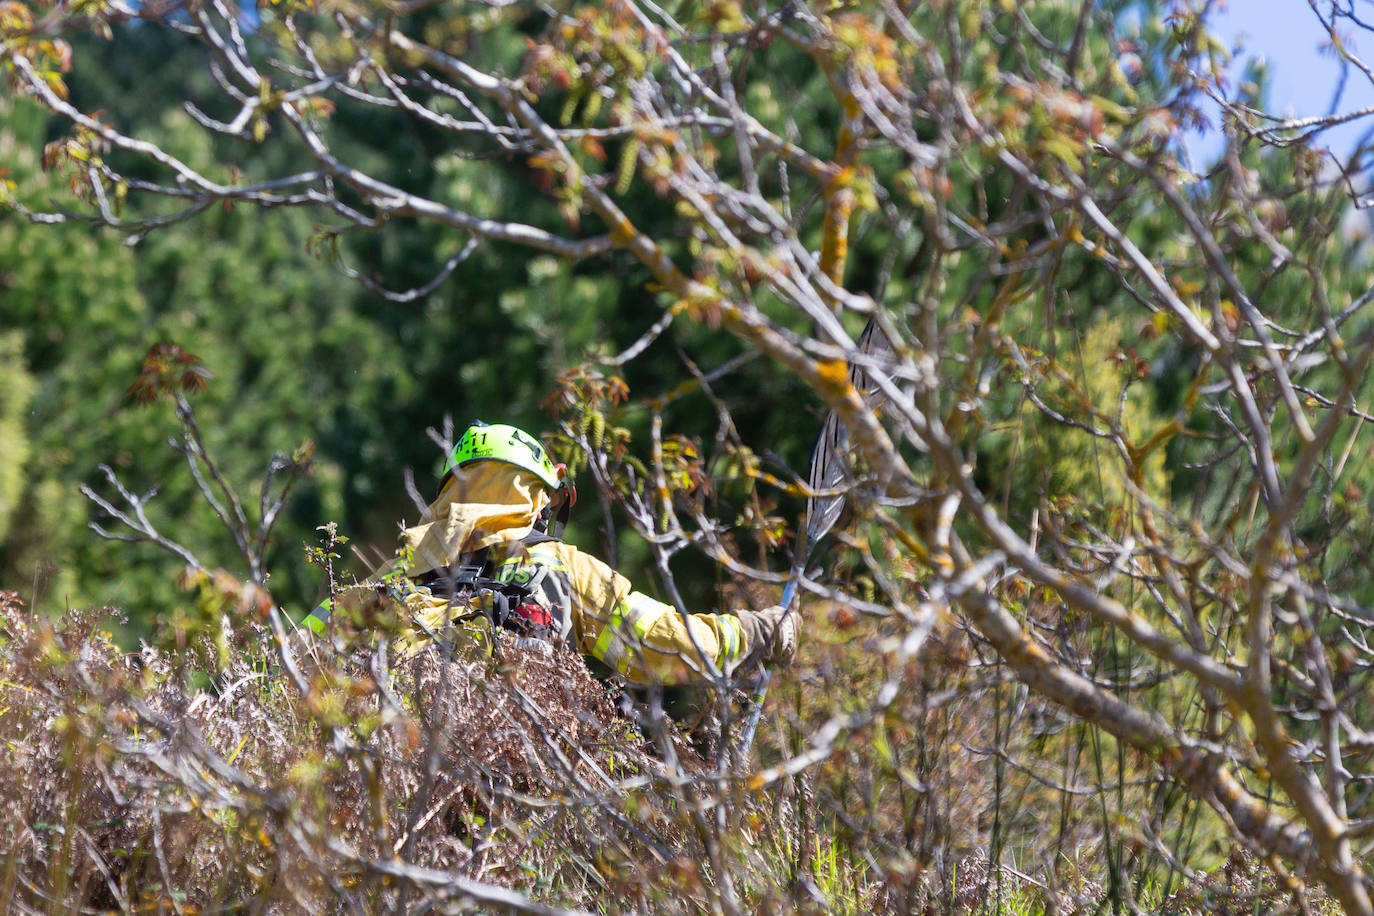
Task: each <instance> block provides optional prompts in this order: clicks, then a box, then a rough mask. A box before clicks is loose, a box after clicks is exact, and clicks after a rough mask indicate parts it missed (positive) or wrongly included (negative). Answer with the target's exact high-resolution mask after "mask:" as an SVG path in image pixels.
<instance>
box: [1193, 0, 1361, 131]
mask: <svg viewBox="0 0 1374 916" xmlns="http://www.w3.org/2000/svg"><path fill="white" fill-rule="evenodd" d="M1329 2H1330V0H1318V5H1319V6H1321V7H1325V6H1327V5H1328V4H1329ZM1349 2H1350V0H1342V3H1343V5H1348V3H1349ZM1354 5H1355V9H1356V10H1357V11H1358V12H1359V13H1360V14H1361V15H1362V18H1364V19H1365V20H1366V21H1374V0H1354ZM1227 6H1228V9H1227V10H1225V11H1224V12H1221V13H1220V14H1218V15H1216V16H1215V17H1214V19H1213V28H1212V32H1213V34H1215V35H1216V36H1217V37H1218V38H1221V39H1222V40H1223V41H1225V42H1226V43H1227V44H1228V45H1229V44H1233V43H1235V42H1237V41H1240V42H1241V43H1242V44H1243V47H1244V50H1243V52H1242V53H1243V54H1244V55H1245V56H1247V57H1251V56H1263V57H1264V58H1265V60H1266V62H1267V64H1268V66H1269V69H1270V80H1269V109H1270V111H1271V112H1272V113H1275V114H1292V115H1294V116H1296V117H1310V116H1315V115H1322V114H1326V113H1327V110H1328V107H1329V105H1330V102H1331V96H1332V93H1333V91H1334V90H1335V87H1336V84H1337V82H1338V79H1339V75H1340V68H1339V66H1338V65H1337V62H1336V59H1335V58H1334V57H1333V56H1332V55H1331V54H1330V53H1329V52H1323V51H1322V50H1321V46H1322V45H1323V44H1324V43H1327V41H1328V38H1327V35H1326V32H1325V30H1324V29H1323V28H1322V27H1321V23H1320V22H1319V21H1318V20H1317V17H1316V16H1315V15H1313V13H1312V10H1311V8H1309V6H1308V4H1307V0H1229V2H1228V4H1227ZM1346 32H1347V33H1348V37H1349V38H1350V41H1349V42H1348V45H1350V46H1351V47H1352V48H1353V50H1354V53H1355V54H1356V56H1358V57H1360V58H1361V59H1362V60H1363V61H1364V62H1365V63H1366V64H1370V65H1371V66H1374V34H1363V33H1360V32H1359V31H1358V30H1357V29H1347V30H1346ZM1371 105H1374V87H1372V86H1371V85H1370V82H1369V80H1368V79H1367V78H1366V77H1365V76H1364V75H1363V74H1362V73H1360V72H1359V71H1358V70H1355V69H1354V68H1351V72H1350V76H1349V79H1348V80H1347V82H1346V88H1345V91H1344V94H1343V96H1342V98H1341V102H1340V107H1339V110H1340V111H1347V112H1348V111H1352V110H1355V109H1359V108H1364V107H1368V106H1371ZM1371 128H1374V116H1372V117H1370V118H1366V119H1361V120H1360V121H1359V122H1357V123H1356V125H1355V126H1346V127H1341V128H1335V129H1332V130H1329V131H1327V132H1326V133H1324V134H1322V136H1321V138H1320V141H1319V142H1320V143H1321V144H1322V145H1326V146H1329V147H1330V148H1331V149H1332V151H1333V152H1335V153H1336V154H1337V155H1345V154H1348V153H1349V152H1350V151H1351V149H1352V148H1353V146H1354V143H1355V142H1356V140H1357V138H1358V137H1359V135H1360V134H1361V133H1363V132H1364V131H1367V130H1369V129H1371ZM1190 145H1193V146H1195V148H1201V149H1206V148H1207V147H1208V146H1209V145H1210V144H1207V143H1206V142H1205V139H1204V140H1203V141H1201V143H1200V144H1190ZM1204 155H1205V153H1204Z"/></svg>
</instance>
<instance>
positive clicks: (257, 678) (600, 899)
mask: <svg viewBox="0 0 1374 916" xmlns="http://www.w3.org/2000/svg"><path fill="white" fill-rule="evenodd" d="M98 616H99V615H98V614H97V613H95V612H88V613H81V614H71V615H68V616H67V617H65V618H64V619H63V620H62V621H60V622H59V623H58V624H56V625H50V624H48V623H46V622H42V621H38V620H35V619H33V618H31V617H29V616H27V615H25V613H24V612H23V611H22V609H21V608H20V606H19V603H18V602H17V601H16V600H15V599H14V596H13V595H8V594H6V595H0V631H2V633H3V635H2V636H0V640H2V643H3V645H2V646H0V659H3V663H2V664H3V671H4V676H3V684H2V685H0V740H2V741H3V745H0V780H3V783H4V784H5V785H8V786H11V787H13V791H11V792H9V793H6V795H5V796H4V798H3V800H0V805H3V809H0V810H3V829H2V830H0V843H3V848H2V849H0V862H3V868H0V878H3V879H4V881H5V886H4V888H3V890H8V891H10V892H11V894H12V895H13V896H15V899H16V900H17V901H18V904H19V906H20V907H21V908H23V909H28V910H33V911H43V912H47V911H54V910H59V909H65V908H66V907H68V906H72V905H80V906H85V907H98V908H112V909H121V910H126V911H127V910H133V909H142V908H150V909H161V910H164V911H169V912H170V911H175V910H187V911H189V910H190V909H195V910H204V909H206V908H212V907H218V906H223V905H232V906H235V907H240V906H242V907H253V906H260V907H263V908H264V909H265V910H266V911H267V912H312V913H313V912H332V911H336V910H339V911H341V910H345V909H350V908H358V907H362V908H363V909H364V910H365V911H375V910H377V909H380V908H382V907H384V906H388V907H389V906H401V907H403V908H408V907H410V906H415V905H421V906H426V905H427V906H434V905H452V904H453V903H454V901H460V902H465V903H467V904H478V905H485V906H486V907H488V908H492V907H495V908H496V909H497V910H498V911H505V910H508V909H509V910H513V911H519V910H522V909H526V908H527V904H529V899H528V898H533V899H534V900H542V901H548V902H549V903H551V904H558V905H572V906H602V907H604V906H605V905H606V903H605V902H606V900H607V898H608V897H611V898H613V899H616V900H622V901H627V905H630V904H629V903H628V902H629V901H638V904H636V905H637V906H645V905H657V904H658V903H663V902H665V901H675V902H676V904H675V905H681V906H683V907H684V908H687V909H691V908H693V907H694V904H693V903H692V900H693V899H694V896H693V895H694V894H700V893H705V892H706V891H705V890H704V889H703V888H704V886H705V885H704V884H703V881H702V879H701V875H700V871H701V869H700V867H699V865H700V863H701V862H703V861H704V860H705V859H706V856H704V855H703V854H701V852H700V845H699V844H700V835H699V834H697V833H695V832H693V829H692V827H691V824H692V817H691V815H689V814H687V813H685V812H686V810H687V808H688V806H694V805H697V804H698V803H699V801H700V794H699V791H698V786H697V782H698V780H699V779H700V778H702V776H703V773H702V771H701V767H702V766H703V764H702V762H701V761H699V760H696V759H695V758H693V757H692V755H691V753H690V750H689V749H688V747H687V746H686V745H685V743H683V740H682V736H681V735H676V734H673V735H672V740H673V741H675V742H676V743H675V745H674V747H675V749H676V752H677V753H675V754H674V755H672V756H673V758H674V759H672V761H671V763H665V762H664V761H663V760H661V759H658V758H656V757H654V756H652V755H650V754H649V753H646V746H645V741H644V739H643V738H642V737H640V736H639V734H638V733H637V732H636V731H635V730H634V729H633V728H632V727H631V726H630V724H629V722H628V721H627V720H626V719H625V718H624V717H623V716H621V715H620V714H618V713H617V711H616V707H615V705H614V704H613V702H612V700H611V697H610V694H609V692H608V690H607V688H606V686H605V685H604V684H602V683H600V682H598V681H597V680H596V679H594V678H593V677H592V676H591V675H590V674H589V673H588V671H587V669H586V667H585V665H583V664H582V663H581V661H580V659H579V658H578V657H577V656H575V655H574V654H572V653H569V652H563V651H559V652H552V653H548V652H545V651H542V650H540V649H537V648H522V647H520V646H517V645H513V644H511V643H510V642H509V641H504V642H503V648H502V651H501V653H500V655H499V657H498V658H496V659H492V658H487V657H485V656H480V655H474V654H472V653H466V654H465V653H461V652H460V653H454V654H451V655H446V654H445V653H444V652H443V651H441V650H439V649H436V648H429V649H426V650H423V651H420V652H417V653H415V654H413V655H410V656H408V657H405V658H401V659H394V658H390V657H389V656H388V655H387V653H386V652H385V651H384V646H385V643H384V642H381V643H377V644H373V645H370V646H368V647H366V649H365V651H364V650H359V651H355V652H353V653H351V654H349V655H347V656H343V657H325V658H321V657H316V658H315V660H314V661H313V662H311V663H310V664H307V665H305V667H304V668H303V671H304V676H305V677H306V678H307V680H308V689H307V690H305V691H304V692H302V691H300V690H297V689H296V687H295V686H293V683H292V680H291V678H290V677H288V676H287V675H286V674H284V673H283V672H282V671H281V670H280V669H279V668H278V667H275V666H274V665H273V664H272V663H271V662H272V656H270V655H264V654H263V653H261V652H258V653H257V654H256V655H255V654H254V653H251V652H249V651H246V649H245V650H244V651H240V652H239V653H238V654H237V656H236V657H235V660H234V661H233V662H232V663H231V664H230V665H229V667H228V668H227V669H226V670H224V671H223V672H221V673H220V674H219V675H218V676H217V677H216V678H215V679H214V680H213V682H212V683H204V678H203V676H198V673H197V672H195V671H193V670H190V669H188V668H186V667H185V666H184V665H183V664H182V658H181V656H179V655H177V654H176V653H172V652H165V651H159V650H156V649H153V648H150V647H146V646H145V647H144V649H143V651H142V652H140V653H138V654H136V655H128V654H124V653H122V652H120V651H119V650H118V649H117V647H116V646H115V645H114V644H113V643H112V642H111V641H110V639H109V637H108V636H107V635H105V634H102V633H100V632H99V631H98V629H97V626H96V622H97V619H98ZM198 681H199V682H200V686H199V687H196V686H193V685H195V684H197V683H198ZM693 768H695V769H693ZM682 861H687V862H691V863H693V866H694V867H693V869H690V870H689V871H692V872H693V874H687V875H683V876H681V880H680V881H679V880H677V879H675V878H673V877H672V874H673V869H671V868H667V867H668V866H670V865H673V866H674V867H680V866H681V863H682ZM665 869H666V871H665ZM693 888H695V891H694V890H693ZM503 889H510V890H511V891H512V892H513V893H507V892H506V891H505V890H503ZM613 908H614V907H612V909H613Z"/></svg>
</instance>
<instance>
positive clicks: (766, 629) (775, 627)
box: [738, 604, 798, 665]
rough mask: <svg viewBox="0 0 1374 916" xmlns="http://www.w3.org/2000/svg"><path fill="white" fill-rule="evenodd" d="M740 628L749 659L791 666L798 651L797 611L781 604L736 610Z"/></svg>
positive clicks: (766, 663)
mask: <svg viewBox="0 0 1374 916" xmlns="http://www.w3.org/2000/svg"><path fill="white" fill-rule="evenodd" d="M738 615H739V625H740V629H741V630H743V631H744V642H745V645H746V646H747V647H748V658H749V660H750V661H755V662H761V663H763V664H765V665H772V664H779V665H790V664H791V663H792V659H793V658H795V657H796V654H797V617H798V614H797V612H796V611H789V610H788V609H787V608H785V607H783V606H782V605H781V604H775V605H773V606H772V607H769V608H764V609H763V610H761V611H739V612H738Z"/></svg>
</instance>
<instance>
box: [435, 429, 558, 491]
mask: <svg viewBox="0 0 1374 916" xmlns="http://www.w3.org/2000/svg"><path fill="white" fill-rule="evenodd" d="M469 461H504V462H506V463H507V464H513V465H515V466H516V467H518V468H524V469H525V470H527V471H530V472H532V473H533V474H534V475H535V476H537V477H538V478H539V479H540V480H542V481H544V483H546V484H548V485H549V486H550V487H551V488H552V489H554V490H557V489H560V488H562V486H563V480H562V479H561V478H560V477H559V475H558V468H557V467H555V466H554V463H553V462H552V461H550V460H549V455H548V452H546V451H544V446H542V445H540V444H539V440H538V439H536V438H534V437H533V436H531V435H530V434H529V433H527V432H524V431H523V430H519V429H516V428H515V427H514V426H506V425H505V424H502V423H498V424H496V425H494V426H488V425H487V424H485V423H482V422H480V421H479V422H476V423H473V424H472V425H471V426H469V427H468V429H467V432H465V433H463V438H461V439H459V440H458V444H457V445H456V446H454V447H453V452H452V453H450V454H449V456H448V463H446V464H445V465H444V473H445V475H447V474H448V472H450V471H452V470H453V469H454V468H460V467H462V466H463V465H465V464H467V463H468V462H469Z"/></svg>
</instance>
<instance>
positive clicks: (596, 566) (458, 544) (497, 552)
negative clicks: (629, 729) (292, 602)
mask: <svg viewBox="0 0 1374 916" xmlns="http://www.w3.org/2000/svg"><path fill="white" fill-rule="evenodd" d="M548 502H549V494H548V491H547V489H546V488H545V487H544V485H543V483H542V482H541V481H540V480H539V479H538V478H537V477H535V476H534V475H533V474H530V473H528V472H526V471H523V470H521V469H520V468H517V467H515V466H513V465H509V464H505V463H503V462H499V461H478V462H473V463H472V464H469V465H467V466H466V467H465V468H462V469H459V471H458V472H455V475H454V476H453V477H452V478H450V479H449V480H447V481H446V482H445V484H444V486H443V488H442V489H441V491H440V494H439V497H438V498H437V499H436V500H435V501H434V502H433V503H431V504H430V506H429V508H428V511H427V514H426V518H427V521H425V522H424V523H422V524H420V525H417V526H414V527H411V528H407V529H405V530H404V531H403V532H402V536H401V549H400V551H399V552H398V553H397V556H396V557H395V558H394V559H393V560H390V561H388V562H387V563H384V564H382V565H381V566H380V567H378V568H377V569H376V570H374V572H373V578H372V580H371V581H372V582H391V583H395V582H398V581H405V582H407V583H411V584H413V583H415V582H420V581H424V580H425V579H427V578H432V577H435V576H438V575H441V574H442V573H443V572H444V571H445V570H449V569H452V568H454V567H455V566H457V565H458V564H459V563H460V561H461V560H462V559H463V558H464V557H465V556H470V555H472V554H474V553H475V552H477V551H480V550H484V549H485V550H487V551H488V553H487V564H486V565H487V567H488V568H489V569H493V570H494V574H493V577H494V578H495V579H497V580H498V581H500V582H503V583H513V584H516V585H520V586H530V585H531V583H533V586H532V590H531V594H532V597H533V598H534V600H536V601H537V602H538V603H539V604H541V605H543V606H544V607H545V608H546V609H547V610H549V611H550V612H551V614H552V617H553V618H554V620H555V621H556V625H555V635H556V636H557V637H558V638H560V639H563V640H565V641H567V642H568V643H570V644H572V645H573V646H575V647H576V648H577V649H578V650H579V651H580V652H582V653H583V654H584V655H588V656H591V657H592V658H594V659H596V660H597V661H599V662H602V663H603V664H605V665H606V666H607V667H608V668H610V669H611V670H613V671H615V672H617V673H619V674H620V675H621V676H623V677H624V678H626V679H627V680H629V681H632V682H634V683H639V684H647V683H657V684H664V685H684V684H692V683H700V682H703V681H707V680H710V679H711V678H712V677H713V676H714V675H715V674H716V673H717V672H720V673H724V674H730V673H731V672H733V671H734V670H735V668H737V667H738V666H739V665H740V663H741V662H742V661H743V660H744V659H745V658H746V657H748V655H749V651H750V649H751V648H752V647H751V646H749V645H747V644H746V640H745V636H744V631H743V630H742V629H741V627H740V624H739V619H738V618H737V617H735V616H734V615H731V614H686V615H684V614H680V613H678V611H677V610H676V609H675V608H673V607H672V606H670V605H667V604H664V603H663V602H661V601H657V600H655V599H653V598H651V597H649V596H648V595H645V594H643V593H641V592H637V591H635V590H634V588H633V586H632V585H631V584H630V581H629V580H628V579H626V578H625V577H624V576H622V575H620V574H619V573H618V572H616V571H615V570H613V569H611V568H610V567H609V566H607V565H606V564H605V563H603V562H602V561H601V560H599V559H597V558H596V557H593V556H591V555H590V554H587V553H584V552H582V551H580V550H578V549H577V548H576V547H574V546H572V545H571V544H567V543H564V542H563V541H559V540H542V541H540V540H538V539H537V538H533V539H530V541H528V542H527V541H526V539H527V538H529V536H530V535H531V532H532V531H533V530H534V524H535V521H536V520H537V519H538V518H539V515H540V513H541V512H542V511H543V510H544V508H545V507H546V506H547V505H548ZM367 590H368V591H371V587H368V588H367ZM404 592H405V594H406V595H408V596H409V597H407V598H405V599H404V600H403V603H404V604H405V605H406V607H407V611H408V612H409V613H410V614H411V615H412V617H413V618H414V620H415V622H416V625H417V627H420V628H421V629H428V630H434V629H436V626H435V624H436V623H441V621H439V620H438V619H437V618H438V617H440V616H442V615H445V614H448V613H451V609H449V608H448V606H447V602H445V601H444V600H443V599H439V598H430V597H428V592H426V591H425V590H424V589H421V590H420V592H419V594H418V595H417V594H416V593H415V592H413V591H411V589H410V587H409V586H408V587H407V588H406V589H405V590H404ZM316 613H317V614H318V613H319V611H318V609H317V612H316ZM421 625H423V626H421Z"/></svg>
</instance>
